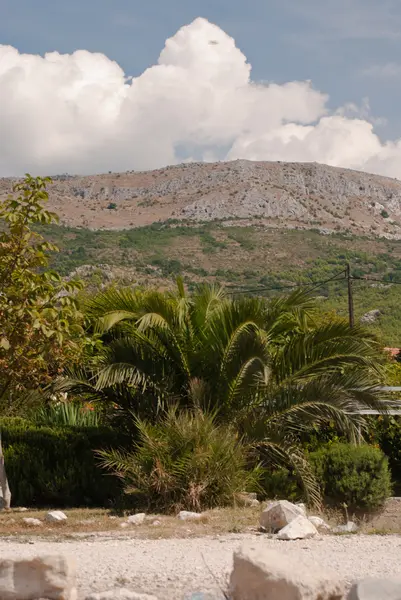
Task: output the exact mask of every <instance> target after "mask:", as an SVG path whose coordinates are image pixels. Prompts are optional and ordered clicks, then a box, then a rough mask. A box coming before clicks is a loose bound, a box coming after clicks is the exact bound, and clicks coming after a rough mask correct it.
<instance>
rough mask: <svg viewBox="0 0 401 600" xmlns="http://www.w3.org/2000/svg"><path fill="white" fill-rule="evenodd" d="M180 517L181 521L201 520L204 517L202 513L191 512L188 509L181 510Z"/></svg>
mask: <svg viewBox="0 0 401 600" xmlns="http://www.w3.org/2000/svg"><path fill="white" fill-rule="evenodd" d="M177 517H178V519H181V521H199V519H201V518H202V513H196V512H190V511H188V510H181V511H180V512H179V513H178V515H177Z"/></svg>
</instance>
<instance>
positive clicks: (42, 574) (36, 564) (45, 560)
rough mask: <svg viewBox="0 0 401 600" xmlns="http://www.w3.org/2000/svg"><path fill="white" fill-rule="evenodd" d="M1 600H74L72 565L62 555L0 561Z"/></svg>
mask: <svg viewBox="0 0 401 600" xmlns="http://www.w3.org/2000/svg"><path fill="white" fill-rule="evenodd" d="M0 598H1V600H37V599H38V598H46V600H77V590H76V585H75V564H74V562H73V561H71V560H70V559H67V558H65V557H64V556H42V557H38V558H33V559H29V560H7V559H3V560H0Z"/></svg>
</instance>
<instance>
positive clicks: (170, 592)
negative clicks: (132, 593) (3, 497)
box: [0, 535, 401, 600]
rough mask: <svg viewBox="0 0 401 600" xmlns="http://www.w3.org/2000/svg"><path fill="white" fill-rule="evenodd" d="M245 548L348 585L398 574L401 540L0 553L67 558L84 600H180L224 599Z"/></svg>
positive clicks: (198, 542)
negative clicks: (127, 595)
mask: <svg viewBox="0 0 401 600" xmlns="http://www.w3.org/2000/svg"><path fill="white" fill-rule="evenodd" d="M242 543H252V544H253V545H254V546H256V547H259V548H261V549H262V548H265V547H268V548H275V549H277V551H283V552H285V554H286V556H288V560H289V561H291V559H296V557H297V556H300V555H303V556H305V557H306V558H307V559H308V561H310V562H312V563H315V564H316V567H317V568H321V567H324V566H326V567H330V568H331V569H334V570H335V571H337V572H338V574H339V575H340V577H342V578H343V579H344V580H346V581H347V582H351V581H352V580H354V579H357V578H360V577H364V576H374V575H379V576H380V575H382V576H395V575H398V576H399V575H401V537H400V536H396V535H394V536H373V535H369V536H363V535H354V536H347V537H344V536H342V537H338V536H326V537H321V538H319V539H314V540H307V541H298V542H279V541H277V540H271V539H268V538H266V537H264V536H257V535H229V536H221V537H219V536H215V537H209V538H208V537H204V538H191V539H161V540H146V539H133V538H131V539H130V538H128V539H127V538H124V539H121V538H119V539H115V538H114V539H112V538H107V537H99V538H90V539H82V540H72V541H66V540H63V541H60V542H57V541H42V540H37V541H32V542H30V543H27V542H23V543H22V542H21V541H18V538H16V539H7V540H5V539H3V540H0V555H1V557H2V558H6V557H7V558H11V557H32V556H36V555H38V554H54V553H63V554H66V555H70V556H73V557H75V559H76V562H77V567H78V582H79V599H80V600H81V599H83V598H85V594H86V593H88V592H89V591H101V590H107V589H111V588H114V587H118V586H123V587H127V588H130V589H132V590H137V591H143V592H148V593H154V594H155V595H156V596H158V597H159V598H160V600H162V599H163V600H165V599H169V600H173V599H174V600H175V599H183V598H184V597H185V596H186V595H188V594H189V593H190V592H195V591H204V592H211V593H213V595H214V596H215V597H216V598H222V597H223V594H222V592H221V589H224V588H225V586H226V582H227V578H228V575H229V572H230V570H231V566H232V555H233V551H234V550H236V549H237V548H238V547H239V546H240V545H241V544H242ZM219 588H220V589H219Z"/></svg>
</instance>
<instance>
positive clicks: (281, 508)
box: [260, 500, 306, 533]
mask: <svg viewBox="0 0 401 600" xmlns="http://www.w3.org/2000/svg"><path fill="white" fill-rule="evenodd" d="M299 516H303V517H305V516H306V515H305V510H304V508H303V507H302V506H297V505H296V504H292V502H288V500H277V502H271V503H270V504H269V505H268V506H267V507H266V508H265V509H264V511H263V512H262V514H261V515H260V526H261V527H263V528H264V529H265V530H266V531H267V532H269V533H276V532H277V531H280V529H283V527H285V526H286V525H289V524H290V523H291V521H293V520H294V519H296V518H297V517H299Z"/></svg>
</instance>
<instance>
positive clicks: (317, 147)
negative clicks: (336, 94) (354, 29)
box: [0, 18, 401, 177]
mask: <svg viewBox="0 0 401 600" xmlns="http://www.w3.org/2000/svg"><path fill="white" fill-rule="evenodd" d="M327 102H328V96H327V95H326V94H324V93H322V92H320V91H318V90H315V89H314V88H313V86H312V84H311V82H309V81H293V82H289V83H285V84H283V85H277V84H274V83H271V84H266V83H257V82H254V81H252V79H251V66H250V65H249V63H248V62H247V60H246V57H245V56H244V55H243V53H242V52H241V51H240V50H239V49H238V48H237V47H236V45H235V42H234V40H233V39H232V38H231V37H229V36H228V35H227V34H226V33H225V32H224V31H222V30H221V29H220V28H219V27H217V26H216V25H213V24H211V23H209V22H208V21H206V20H205V19H201V18H199V19H196V20H195V21H194V22H193V23H191V24H190V25H187V26H185V27H182V28H181V29H180V30H179V31H178V32H177V33H176V35H175V36H174V37H172V38H170V39H169V40H167V41H166V44H165V47H164V49H163V50H162V52H161V54H160V57H159V60H158V64H157V65H154V66H152V67H150V68H149V69H147V70H146V71H144V72H143V73H142V74H141V75H140V76H138V77H136V78H128V77H126V75H125V74H124V72H123V71H122V69H121V68H120V67H119V65H118V64H117V63H115V62H113V61H111V60H109V59H108V58H107V57H106V56H104V55H102V54H96V53H90V52H87V51H85V50H80V51H77V52H74V53H73V54H71V55H61V54H59V53H57V52H52V53H49V54H46V55H45V56H44V57H41V56H33V55H26V54H20V53H19V52H18V51H17V50H16V49H14V48H12V47H10V46H1V45H0V139H1V142H2V143H1V145H0V176H7V175H20V174H22V173H24V172H26V171H29V172H32V173H35V174H36V173H51V174H55V173H63V172H69V173H95V172H102V171H108V170H113V171H117V170H127V169H135V170H139V169H152V168H157V167H160V166H164V165H167V164H174V163H177V162H183V161H186V160H191V159H194V160H195V159H196V160H231V159H237V158H245V159H251V160H282V161H284V160H290V161H318V162H323V163H328V164H331V165H337V166H344V167H350V168H356V169H366V170H370V171H374V172H380V173H384V174H386V175H392V176H399V177H401V160H400V159H401V141H400V142H382V141H381V140H380V139H379V137H378V136H377V135H376V134H375V132H374V124H373V123H372V122H371V121H370V120H368V117H367V116H366V115H367V111H366V110H365V111H364V112H363V111H362V113H361V112H359V113H358V112H355V111H356V110H357V109H355V107H353V106H351V110H350V106H348V107H343V108H340V109H338V110H337V111H335V112H332V113H330V112H329V110H328V108H327Z"/></svg>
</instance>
